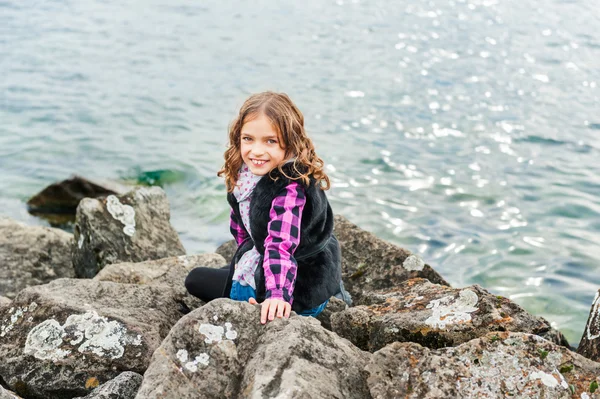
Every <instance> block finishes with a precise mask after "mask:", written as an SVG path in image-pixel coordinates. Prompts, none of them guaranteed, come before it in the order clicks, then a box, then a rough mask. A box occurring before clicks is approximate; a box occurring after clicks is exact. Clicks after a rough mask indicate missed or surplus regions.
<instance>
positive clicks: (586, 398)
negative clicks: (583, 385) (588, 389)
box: [580, 392, 590, 399]
mask: <svg viewBox="0 0 600 399" xmlns="http://www.w3.org/2000/svg"><path fill="white" fill-rule="evenodd" d="M580 398H581V399H590V395H588V394H587V393H585V392H582V393H581V397H580Z"/></svg>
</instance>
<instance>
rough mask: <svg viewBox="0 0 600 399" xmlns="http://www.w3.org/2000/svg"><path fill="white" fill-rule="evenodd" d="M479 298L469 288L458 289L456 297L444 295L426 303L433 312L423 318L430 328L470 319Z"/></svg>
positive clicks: (442, 326) (464, 321)
mask: <svg viewBox="0 0 600 399" xmlns="http://www.w3.org/2000/svg"><path fill="white" fill-rule="evenodd" d="M478 301H479V298H478V297H477V294H476V293H474V292H473V291H471V290H468V289H465V290H462V291H460V293H459V296H458V298H454V297H452V296H445V297H443V298H440V299H434V300H432V301H431V302H429V304H428V305H427V309H431V310H432V312H433V314H432V315H431V316H429V318H427V320H425V324H427V325H428V326H431V327H432V328H446V326H448V325H452V324H458V323H466V322H468V321H471V313H472V312H475V311H476V310H477V308H476V307H475V305H477V302H478Z"/></svg>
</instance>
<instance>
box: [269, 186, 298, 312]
mask: <svg viewBox="0 0 600 399" xmlns="http://www.w3.org/2000/svg"><path fill="white" fill-rule="evenodd" d="M305 203H306V194H305V192H304V188H302V186H301V185H300V184H298V183H296V182H292V183H290V184H289V185H288V186H287V187H286V188H285V190H283V191H282V192H281V193H280V194H279V195H278V196H277V197H275V199H273V202H272V204H271V211H270V213H269V216H270V221H269V224H268V226H267V229H268V235H267V238H266V239H265V255H264V262H263V268H264V271H265V289H266V295H265V298H266V299H279V300H284V301H285V302H287V303H289V304H290V305H291V304H292V301H293V296H292V294H293V291H294V285H295V282H296V272H297V270H298V264H297V263H296V259H294V256H293V255H294V251H296V248H297V247H298V244H299V243H300V224H301V222H302V211H303V209H304V205H305Z"/></svg>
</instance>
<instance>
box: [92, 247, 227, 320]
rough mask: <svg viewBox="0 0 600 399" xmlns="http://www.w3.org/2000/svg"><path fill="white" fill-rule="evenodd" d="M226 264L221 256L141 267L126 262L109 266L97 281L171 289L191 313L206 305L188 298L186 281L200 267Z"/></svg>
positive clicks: (150, 262)
mask: <svg viewBox="0 0 600 399" xmlns="http://www.w3.org/2000/svg"><path fill="white" fill-rule="evenodd" d="M226 264H227V262H226V260H225V259H224V258H223V257H222V256H221V255H218V254H200V255H182V256H174V257H170V258H163V259H157V260H148V261H145V262H139V263H129V262H124V263H116V264H113V265H107V266H105V267H104V269H102V270H101V271H100V273H98V274H97V275H96V277H94V280H99V281H112V282H115V283H124V284H145V285H167V286H169V287H170V288H171V289H173V291H175V292H176V293H177V298H178V300H180V301H181V302H182V304H184V305H185V308H187V309H188V310H189V309H195V308H197V307H199V306H201V305H203V304H204V302H202V301H200V300H199V299H198V298H196V297H194V296H192V295H190V294H188V292H187V290H186V288H185V285H184V283H185V278H186V277H187V275H188V273H189V272H190V270H192V269H193V268H195V267H199V266H204V267H214V268H219V267H223V266H225V265H226Z"/></svg>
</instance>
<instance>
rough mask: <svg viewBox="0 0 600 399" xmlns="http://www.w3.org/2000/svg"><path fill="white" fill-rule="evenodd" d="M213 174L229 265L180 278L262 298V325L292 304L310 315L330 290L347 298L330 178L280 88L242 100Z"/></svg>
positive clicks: (215, 294)
mask: <svg viewBox="0 0 600 399" xmlns="http://www.w3.org/2000/svg"><path fill="white" fill-rule="evenodd" d="M217 175H218V176H224V177H225V183H226V185H227V193H228V194H227V200H228V202H229V204H230V205H231V221H230V230H231V233H232V234H233V237H234V238H235V241H236V243H237V245H238V248H237V251H236V253H235V255H234V256H233V259H232V260H231V264H230V265H229V266H227V267H225V268H223V269H210V268H205V267H198V268H195V269H194V270H192V271H191V272H190V274H189V275H188V277H187V279H186V282H185V285H186V288H187V290H188V291H189V292H190V293H191V294H192V295H194V296H196V297H198V298H200V299H202V300H204V301H206V302H208V301H210V300H212V299H215V298H219V297H229V298H231V299H234V300H239V301H249V302H250V303H252V304H256V303H259V302H262V305H261V317H260V318H261V323H263V324H265V323H266V322H267V320H273V319H274V318H275V317H289V315H290V311H291V310H294V311H295V312H296V313H298V314H301V315H306V316H317V315H318V314H319V313H320V312H321V311H322V310H323V309H324V308H325V305H327V302H328V300H329V298H330V297H331V296H334V295H337V296H339V297H342V298H343V299H344V300H347V301H349V296H348V295H347V293H346V292H345V291H344V290H343V284H342V282H341V255H340V247H339V244H338V241H337V239H336V238H335V236H334V235H333V213H332V211H331V207H330V206H329V202H328V201H327V197H326V196H325V190H327V189H329V185H330V183H329V178H328V177H327V175H326V174H325V172H324V170H323V161H322V160H321V158H319V157H318V156H317V154H316V153H315V149H314V146H313V143H312V141H311V140H310V139H309V138H308V137H307V135H306V132H305V130H304V117H303V115H302V113H301V112H300V110H299V109H298V108H297V107H296V106H295V105H294V103H293V102H292V101H291V100H290V98H289V97H288V96H287V95H286V94H283V93H281V94H280V93H273V92H264V93H259V94H255V95H252V96H250V98H248V99H247V100H246V102H245V103H244V105H242V108H241V109H240V112H239V115H238V116H237V118H236V119H235V120H234V121H233V123H232V124H231V126H230V129H229V146H228V148H227V150H226V151H225V165H224V166H223V168H222V169H221V170H220V171H219V173H218V174H217Z"/></svg>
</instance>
